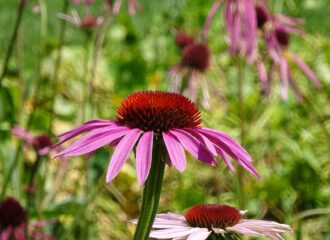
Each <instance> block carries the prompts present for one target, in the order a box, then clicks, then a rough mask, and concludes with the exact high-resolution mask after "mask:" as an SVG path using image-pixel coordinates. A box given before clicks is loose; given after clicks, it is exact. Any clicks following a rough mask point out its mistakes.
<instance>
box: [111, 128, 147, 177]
mask: <svg viewBox="0 0 330 240" xmlns="http://www.w3.org/2000/svg"><path fill="white" fill-rule="evenodd" d="M140 135H141V131H140V129H131V130H130V131H129V132H128V133H126V134H125V136H124V137H123V139H122V140H121V141H120V142H119V144H118V145H117V147H116V149H115V151H114V153H113V155H112V157H111V161H110V164H109V167H108V171H107V176H106V182H107V183H110V182H111V181H112V179H114V178H115V177H116V176H117V174H118V173H119V171H120V169H121V168H122V167H123V165H124V163H125V161H126V159H127V158H128V155H129V153H130V152H131V151H132V149H133V147H134V145H135V143H136V141H137V140H138V139H139V137H140Z"/></svg>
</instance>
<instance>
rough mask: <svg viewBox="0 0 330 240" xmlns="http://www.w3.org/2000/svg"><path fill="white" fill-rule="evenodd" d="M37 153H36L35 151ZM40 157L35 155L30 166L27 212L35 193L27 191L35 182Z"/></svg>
mask: <svg viewBox="0 0 330 240" xmlns="http://www.w3.org/2000/svg"><path fill="white" fill-rule="evenodd" d="M36 153H37V151H36ZM41 161H42V157H41V156H40V155H38V154H37V159H36V160H35V162H34V164H33V165H32V169H31V173H30V177H29V181H28V185H27V188H28V191H27V205H26V206H27V209H28V210H29V209H30V208H31V207H32V204H33V203H34V197H35V193H34V192H33V191H31V192H30V191H29V189H30V188H31V189H32V188H33V183H34V182H35V178H36V175H37V173H38V169H39V166H40V164H41Z"/></svg>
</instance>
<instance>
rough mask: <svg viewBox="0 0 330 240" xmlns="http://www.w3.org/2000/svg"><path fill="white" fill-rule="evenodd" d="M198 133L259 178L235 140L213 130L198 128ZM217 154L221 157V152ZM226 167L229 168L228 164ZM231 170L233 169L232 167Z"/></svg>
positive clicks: (249, 158) (246, 154)
mask: <svg viewBox="0 0 330 240" xmlns="http://www.w3.org/2000/svg"><path fill="white" fill-rule="evenodd" d="M198 132H199V133H201V134H203V135H204V136H206V137H207V138H209V140H210V141H212V142H213V143H214V144H215V145H216V146H217V147H219V148H220V149H221V150H223V151H224V152H226V153H227V154H228V155H229V156H231V157H232V158H233V159H234V160H235V161H237V162H238V163H239V164H240V165H241V166H243V167H244V168H245V169H247V170H248V171H249V172H251V173H252V174H253V175H255V176H256V177H259V174H258V173H257V171H256V170H255V169H254V167H253V165H252V164H251V162H252V158H251V156H250V155H249V154H248V153H247V152H246V151H245V150H244V148H243V147H241V146H240V145H239V144H238V143H237V142H236V141H235V140H233V139H232V138H230V137H229V136H228V135H226V134H224V133H221V132H219V131H216V130H214V129H207V128H199V129H198ZM218 153H219V156H221V152H218ZM221 157H223V156H221ZM224 160H225V161H226V163H227V165H228V163H229V161H228V160H226V159H224ZM228 166H229V167H230V163H229V165H228ZM230 168H231V167H230ZM231 169H233V167H232V168H231Z"/></svg>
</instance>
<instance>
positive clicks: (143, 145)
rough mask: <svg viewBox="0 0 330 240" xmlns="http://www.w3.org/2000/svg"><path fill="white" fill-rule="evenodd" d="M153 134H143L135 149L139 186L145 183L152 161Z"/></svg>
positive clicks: (151, 132) (150, 132)
mask: <svg viewBox="0 0 330 240" xmlns="http://www.w3.org/2000/svg"><path fill="white" fill-rule="evenodd" d="M153 139H154V132H153V131H149V132H145V133H144V134H143V135H142V137H141V139H140V140H139V143H138V145H137V147H136V172H137V178H138V181H139V183H140V185H141V186H143V185H144V182H145V181H146V179H147V177H148V174H149V171H150V167H151V161H152V147H153Z"/></svg>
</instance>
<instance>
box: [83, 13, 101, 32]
mask: <svg viewBox="0 0 330 240" xmlns="http://www.w3.org/2000/svg"><path fill="white" fill-rule="evenodd" d="M97 25H98V20H97V17H95V16H92V15H86V16H84V17H83V18H82V19H81V21H80V26H81V27H82V28H87V29H89V28H93V27H96V26H97Z"/></svg>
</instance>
